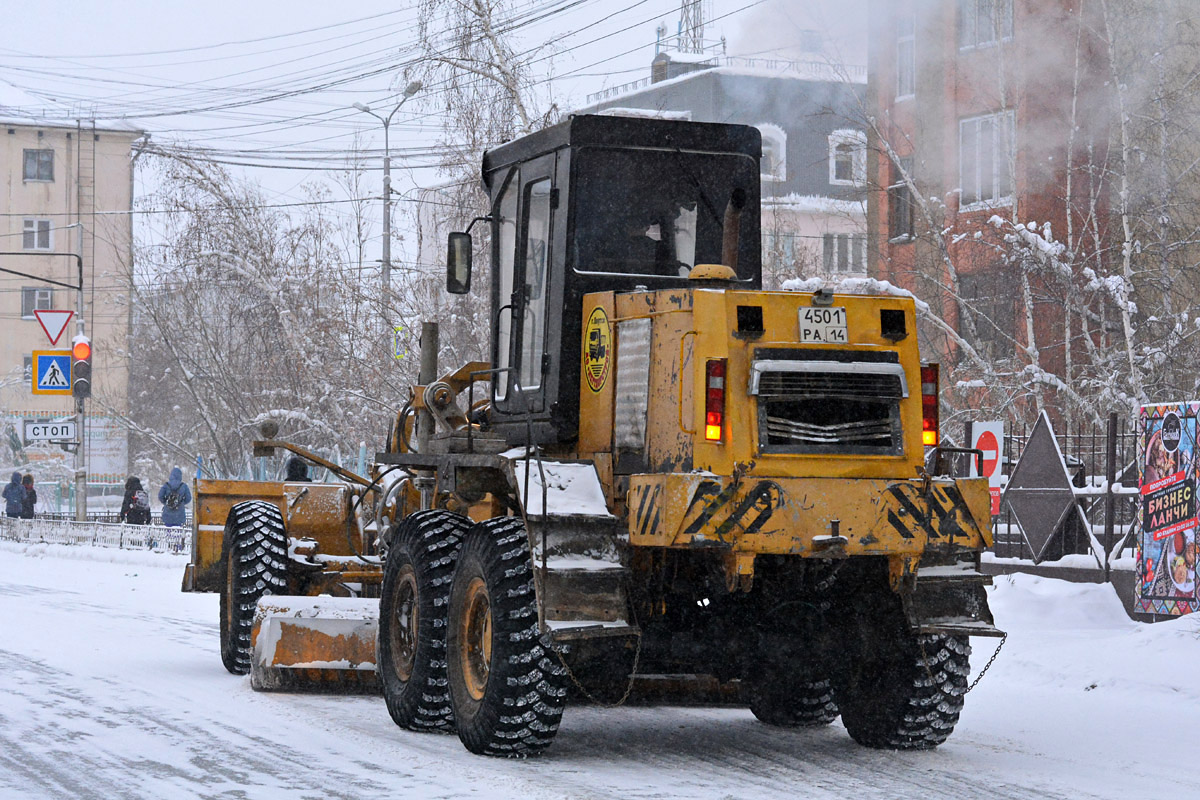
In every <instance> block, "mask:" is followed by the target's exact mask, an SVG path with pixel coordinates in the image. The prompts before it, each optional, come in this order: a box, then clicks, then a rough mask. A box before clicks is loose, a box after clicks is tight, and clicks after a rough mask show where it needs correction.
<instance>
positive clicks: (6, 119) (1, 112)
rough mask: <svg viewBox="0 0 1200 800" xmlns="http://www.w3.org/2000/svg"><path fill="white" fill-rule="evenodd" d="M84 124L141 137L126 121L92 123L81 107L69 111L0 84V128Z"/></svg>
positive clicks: (62, 126)
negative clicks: (7, 126) (2, 126)
mask: <svg viewBox="0 0 1200 800" xmlns="http://www.w3.org/2000/svg"><path fill="white" fill-rule="evenodd" d="M82 123H86V124H87V127H88V128H91V127H92V126H93V125H95V127H96V128H97V129H98V130H103V131H123V132H126V133H134V134H140V133H143V129H142V127H141V126H140V125H136V124H134V123H132V122H129V121H128V120H99V119H93V117H92V115H91V113H90V112H89V111H88V110H86V109H85V108H84V107H83V106H82V105H79V106H76V107H71V106H68V105H66V104H64V103H60V102H58V101H57V100H55V99H53V98H48V97H39V96H37V95H34V94H31V93H30V92H27V91H26V90H24V89H22V88H20V87H18V86H13V85H12V84H11V83H8V82H7V81H3V80H0V124H4V125H28V126H31V127H37V128H74V127H76V126H77V125H79V124H82Z"/></svg>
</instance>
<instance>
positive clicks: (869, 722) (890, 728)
mask: <svg viewBox="0 0 1200 800" xmlns="http://www.w3.org/2000/svg"><path fill="white" fill-rule="evenodd" d="M897 628H898V629H897V630H894V631H892V632H891V633H890V634H887V635H884V634H882V633H880V634H879V635H876V636H875V637H865V639H864V638H863V637H860V639H859V643H860V644H861V645H862V646H860V647H859V648H857V652H856V653H851V654H850V655H849V658H850V659H855V658H856V659H857V661H848V663H847V669H846V670H845V671H844V672H843V673H840V675H839V680H838V685H837V691H836V698H837V703H838V707H839V708H840V709H841V712H842V722H843V723H844V724H845V726H846V730H847V732H849V734H850V736H851V737H852V738H853V739H854V740H855V741H856V742H858V743H859V744H861V745H864V746H866V747H878V748H888V749H892V750H929V749H932V748H934V747H937V746H938V745H939V744H941V743H942V742H944V741H946V739H948V738H949V736H950V734H951V732H953V730H954V726H955V725H956V724H957V723H958V717H959V714H960V712H961V711H962V708H963V699H964V696H965V695H966V692H967V677H968V675H969V674H970V654H971V645H970V643H969V641H968V639H967V637H966V636H948V635H944V634H923V635H921V634H916V633H913V632H911V630H910V629H909V628H908V627H907V625H904V626H897Z"/></svg>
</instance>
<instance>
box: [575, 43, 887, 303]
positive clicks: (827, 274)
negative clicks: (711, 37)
mask: <svg viewBox="0 0 1200 800" xmlns="http://www.w3.org/2000/svg"><path fill="white" fill-rule="evenodd" d="M865 79H866V71H865V70H864V69H863V68H862V67H858V68H854V67H832V66H830V65H829V63H827V62H825V61H820V60H813V61H803V62H798V61H782V60H762V59H759V60H754V59H740V58H734V57H726V56H709V55H705V54H696V53H678V52H674V51H663V52H660V53H659V54H658V55H657V56H656V57H655V58H654V61H653V62H652V63H651V69H650V76H649V77H647V78H645V79H642V80H640V81H636V82H633V83H629V84H624V85H622V86H616V87H613V88H611V89H607V90H605V91H602V92H597V93H595V94H592V95H590V96H589V97H588V105H587V106H585V107H584V108H581V109H579V110H578V113H592V114H595V113H601V114H616V113H619V114H648V115H657V116H665V117H671V118H677V119H690V120H695V121H698V122H727V123H728V122H732V123H740V124H744V125H753V126H755V127H757V128H758V129H759V131H760V132H761V133H762V139H763V154H762V164H761V170H762V175H761V178H762V183H761V185H762V230H763V280H764V285H765V286H766V287H767V288H778V286H779V285H780V284H781V283H782V282H783V281H784V280H786V279H788V278H798V277H803V278H808V277H824V278H834V279H836V278H841V277H854V276H864V275H866V263H867V255H866V254H867V247H866V204H865V201H866V188H867V161H866V133H865V130H864V125H863V123H862V118H863V100H864V89H865V86H864V83H863V82H864V81H865Z"/></svg>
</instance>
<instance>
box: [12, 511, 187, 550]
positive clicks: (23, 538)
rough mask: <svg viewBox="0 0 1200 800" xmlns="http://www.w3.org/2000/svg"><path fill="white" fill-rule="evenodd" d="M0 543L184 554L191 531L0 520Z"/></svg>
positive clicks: (42, 519) (41, 519) (46, 519)
mask: <svg viewBox="0 0 1200 800" xmlns="http://www.w3.org/2000/svg"><path fill="white" fill-rule="evenodd" d="M0 540H3V541H10V542H25V543H46V544H66V545H91V546H92V547H113V548H119V549H121V550H153V551H158V552H166V553H183V554H187V553H189V552H190V549H191V541H192V537H191V528H178V527H170V528H168V527H165V526H162V525H125V524H120V523H113V522H100V521H96V520H89V521H87V522H77V521H75V520H64V519H53V518H49V517H39V518H36V519H13V518H10V517H0Z"/></svg>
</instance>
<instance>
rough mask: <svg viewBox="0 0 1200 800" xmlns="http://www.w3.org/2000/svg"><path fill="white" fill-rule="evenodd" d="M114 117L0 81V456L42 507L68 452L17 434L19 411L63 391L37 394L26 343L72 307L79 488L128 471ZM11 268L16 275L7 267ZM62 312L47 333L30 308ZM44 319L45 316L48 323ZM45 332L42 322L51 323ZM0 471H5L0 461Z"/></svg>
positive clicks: (124, 276) (122, 171)
mask: <svg viewBox="0 0 1200 800" xmlns="http://www.w3.org/2000/svg"><path fill="white" fill-rule="evenodd" d="M141 136H142V132H141V131H140V130H138V129H137V128H136V127H135V126H133V125H130V124H127V123H123V122H100V121H96V120H91V119H78V120H71V119H70V111H69V109H66V108H61V107H58V106H56V105H55V104H53V103H48V102H46V101H44V100H42V99H40V98H34V97H31V96H29V95H27V94H25V93H23V92H21V91H20V90H18V89H15V88H14V87H11V86H9V85H7V84H4V83H0V243H2V246H0V251H2V254H0V270H3V271H0V428H2V429H3V433H4V435H3V436H2V437H0V467H5V468H12V469H20V470H22V471H29V472H32V473H34V475H35V477H36V479H37V481H38V483H39V486H40V487H42V489H45V488H47V487H49V488H50V489H51V491H50V492H46V491H41V490H40V491H39V494H40V495H41V498H42V501H43V506H44V507H45V508H47V509H53V508H54V506H55V505H56V504H59V503H60V502H61V505H62V506H63V507H65V506H66V500H65V497H64V498H61V501H60V498H59V497H57V496H56V495H57V494H59V492H55V491H54V489H55V488H56V487H61V488H62V492H61V493H63V494H65V493H66V492H67V491H68V489H67V487H68V485H69V484H71V483H73V475H74V466H73V465H74V456H73V455H72V454H70V453H68V452H66V451H65V448H64V447H63V446H61V445H58V444H49V443H45V442H34V441H28V442H27V441H25V440H24V439H23V436H24V431H23V428H24V423H25V421H26V420H42V421H47V420H54V419H58V418H68V417H70V416H71V415H73V414H74V412H75V401H74V398H73V397H72V396H71V395H70V394H69V393H67V394H45V393H37V392H35V391H34V390H35V389H36V388H38V387H37V376H36V375H35V373H34V369H33V367H34V362H35V353H45V352H46V351H64V350H69V349H70V347H71V340H72V337H73V336H74V335H75V334H76V332H77V331H78V326H77V323H78V317H79V314H78V309H79V308H80V307H81V306H80V300H81V298H80V294H81V292H80V291H79V290H78V289H77V288H75V287H77V286H78V285H79V282H80V267H79V260H78V259H77V258H76V256H81V257H82V282H83V287H82V317H83V324H84V330H85V332H86V334H87V335H88V336H89V337H90V338H91V340H92V346H93V358H92V362H93V396H92V398H91V399H90V400H88V401H87V415H86V424H85V426H84V438H83V447H84V452H85V454H86V464H87V471H88V482H89V484H91V485H92V488H91V490H90V491H91V493H93V494H94V493H96V492H98V491H101V488H100V487H102V486H104V485H107V484H120V483H122V482H123V481H124V479H125V476H126V475H127V473H128V468H129V465H128V446H127V444H128V436H127V433H126V431H127V428H126V426H125V425H123V424H121V422H120V420H119V417H120V416H122V415H124V414H126V413H127V411H128V399H127V398H128V389H129V386H128V374H129V370H128V358H127V353H128V349H129V343H128V341H127V340H128V335H129V319H130V305H129V302H128V298H129V291H128V287H129V285H130V284H129V281H130V273H131V264H132V215H131V210H132V195H133V163H132V151H133V145H134V142H135V141H136V140H137V139H138V138H139V137H141ZM14 273H21V274H14ZM40 310H63V311H71V312H74V314H73V316H72V318H71V319H70V321H69V323H68V325H67V329H66V330H65V331H64V332H63V333H62V334H61V336H60V338H59V339H58V341H57V343H52V342H51V340H50V335H49V334H48V333H47V332H46V331H45V330H43V325H42V324H41V322H40V321H39V319H38V316H37V314H36V312H37V311H40ZM52 327H53V326H52ZM53 333H56V331H54V330H51V334H53ZM4 474H5V475H6V476H7V474H8V472H7V471H5V472H4Z"/></svg>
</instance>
